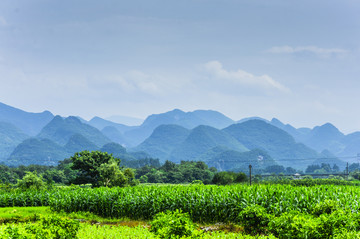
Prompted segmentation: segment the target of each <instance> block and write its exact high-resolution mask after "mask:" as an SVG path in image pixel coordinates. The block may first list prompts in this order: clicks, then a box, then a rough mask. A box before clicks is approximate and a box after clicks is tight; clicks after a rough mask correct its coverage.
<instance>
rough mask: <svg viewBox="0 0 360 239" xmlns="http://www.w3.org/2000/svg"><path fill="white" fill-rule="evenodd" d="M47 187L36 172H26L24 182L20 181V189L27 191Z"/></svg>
mask: <svg viewBox="0 0 360 239" xmlns="http://www.w3.org/2000/svg"><path fill="white" fill-rule="evenodd" d="M44 186H45V183H44V181H43V180H42V178H41V177H39V176H37V175H36V172H26V174H25V176H24V177H23V179H22V180H18V187H19V188H21V189H23V190H26V189H36V190H39V189H43V188H44Z"/></svg>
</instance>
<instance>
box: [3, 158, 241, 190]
mask: <svg viewBox="0 0 360 239" xmlns="http://www.w3.org/2000/svg"><path fill="white" fill-rule="evenodd" d="M127 165H129V166H128V167H127ZM39 180H41V181H43V182H44V184H42V183H41V182H40V181H39ZM245 181H247V177H246V175H245V174H244V173H241V172H240V173H234V172H217V169H216V168H214V167H210V168H209V167H208V165H207V164H206V163H204V162H202V161H182V162H181V163H180V164H175V163H173V162H171V161H166V162H165V163H164V164H163V165H160V163H159V160H158V159H150V158H145V159H138V160H131V161H129V160H121V159H119V158H115V157H113V156H112V155H111V154H108V153H106V152H101V151H92V152H89V151H82V152H79V153H75V154H74V156H72V157H70V158H68V159H65V160H63V161H60V162H59V164H58V165H57V166H40V165H30V166H18V167H9V166H6V165H0V183H2V184H9V185H10V184H11V185H15V184H16V185H17V186H19V187H23V185H26V184H27V183H32V182H37V183H36V184H35V183H34V185H33V186H35V187H36V188H38V187H40V186H41V185H45V183H46V184H47V185H53V184H58V185H70V184H78V185H79V184H91V185H92V186H94V187H99V186H110V187H111V186H126V185H136V184H138V183H140V182H141V183H171V184H181V183H185V184H186V183H200V184H218V185H225V184H231V183H237V182H245Z"/></svg>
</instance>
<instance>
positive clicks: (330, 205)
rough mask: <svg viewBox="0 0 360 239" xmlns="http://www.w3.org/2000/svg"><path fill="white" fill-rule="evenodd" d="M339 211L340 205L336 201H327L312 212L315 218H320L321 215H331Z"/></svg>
mask: <svg viewBox="0 0 360 239" xmlns="http://www.w3.org/2000/svg"><path fill="white" fill-rule="evenodd" d="M338 209H339V205H338V203H337V202H336V201H333V200H325V201H324V202H320V203H318V204H316V205H315V206H314V208H313V210H312V213H313V214H314V215H315V216H320V215H321V214H331V213H332V212H334V211H336V210H338Z"/></svg>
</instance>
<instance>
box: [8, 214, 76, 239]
mask: <svg viewBox="0 0 360 239" xmlns="http://www.w3.org/2000/svg"><path fill="white" fill-rule="evenodd" d="M79 228H80V223H79V222H78V221H74V220H69V219H62V218H60V217H57V216H49V217H42V218H41V220H40V222H38V223H32V224H27V225H26V226H25V230H24V228H23V227H21V226H20V225H9V226H7V227H6V229H5V234H3V235H2V236H5V238H14V239H15V238H17V239H25V238H36V239H73V238H77V235H76V234H77V232H78V230H79ZM20 229H21V230H20Z"/></svg>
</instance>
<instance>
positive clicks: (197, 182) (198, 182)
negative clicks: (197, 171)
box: [191, 180, 204, 185]
mask: <svg viewBox="0 0 360 239" xmlns="http://www.w3.org/2000/svg"><path fill="white" fill-rule="evenodd" d="M191 184H193V185H204V183H203V181H201V180H194V181H192V182H191Z"/></svg>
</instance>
